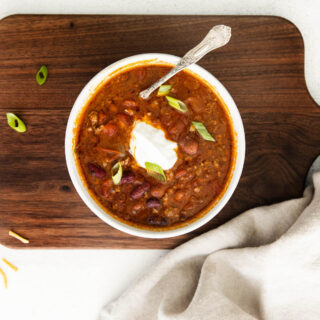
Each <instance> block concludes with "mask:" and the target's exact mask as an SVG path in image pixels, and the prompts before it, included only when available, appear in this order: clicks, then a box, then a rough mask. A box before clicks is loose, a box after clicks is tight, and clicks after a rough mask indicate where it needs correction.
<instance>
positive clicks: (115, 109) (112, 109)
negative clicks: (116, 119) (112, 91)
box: [109, 104, 118, 113]
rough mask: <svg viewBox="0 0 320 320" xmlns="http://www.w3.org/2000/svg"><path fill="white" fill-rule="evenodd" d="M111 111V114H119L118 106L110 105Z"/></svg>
mask: <svg viewBox="0 0 320 320" xmlns="http://www.w3.org/2000/svg"><path fill="white" fill-rule="evenodd" d="M109 110H110V111H111V112H113V113H117V111H118V108H117V106H116V105H114V104H110V105H109Z"/></svg>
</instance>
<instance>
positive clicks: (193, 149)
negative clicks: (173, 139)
mask: <svg viewBox="0 0 320 320" xmlns="http://www.w3.org/2000/svg"><path fill="white" fill-rule="evenodd" d="M178 144H179V147H180V148H181V149H182V151H183V152H185V153H186V154H188V155H190V156H194V155H195V154H197V153H198V148H199V143H198V141H196V140H194V139H193V138H191V137H188V136H187V137H184V138H182V139H181V140H180V141H179V143H178Z"/></svg>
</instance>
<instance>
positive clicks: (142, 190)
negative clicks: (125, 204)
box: [130, 182, 150, 199]
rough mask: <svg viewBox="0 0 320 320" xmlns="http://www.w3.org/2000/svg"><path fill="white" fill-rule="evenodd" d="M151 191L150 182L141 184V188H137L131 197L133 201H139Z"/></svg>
mask: <svg viewBox="0 0 320 320" xmlns="http://www.w3.org/2000/svg"><path fill="white" fill-rule="evenodd" d="M149 189H150V184H149V183H148V182H145V183H143V184H140V185H139V186H137V187H135V188H134V189H133V190H132V192H131V194H130V197H131V199H139V198H141V197H142V196H143V195H144V193H145V192H147V191H148V190H149Z"/></svg>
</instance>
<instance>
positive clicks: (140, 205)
mask: <svg viewBox="0 0 320 320" xmlns="http://www.w3.org/2000/svg"><path fill="white" fill-rule="evenodd" d="M142 207H143V204H142V203H141V202H138V203H136V204H135V205H134V206H133V207H132V210H133V211H139V210H141V209H142Z"/></svg>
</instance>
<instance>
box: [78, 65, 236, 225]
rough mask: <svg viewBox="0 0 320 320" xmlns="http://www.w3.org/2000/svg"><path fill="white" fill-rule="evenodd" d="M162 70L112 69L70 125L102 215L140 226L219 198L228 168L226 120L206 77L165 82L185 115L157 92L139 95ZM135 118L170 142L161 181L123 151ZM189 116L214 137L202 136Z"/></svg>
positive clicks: (196, 211) (187, 217) (193, 213)
mask: <svg viewBox="0 0 320 320" xmlns="http://www.w3.org/2000/svg"><path fill="white" fill-rule="evenodd" d="M169 70H170V67H168V66H166V65H145V66H135V67H132V68H131V69H128V70H124V71H122V72H120V73H117V74H115V75H114V76H113V77H112V78H111V79H109V80H108V81H107V82H106V83H104V84H103V85H102V86H100V88H99V89H98V90H97V92H95V94H94V95H93V97H92V98H91V99H90V100H89V102H88V104H87V105H86V107H85V108H84V111H83V113H82V115H81V118H80V119H79V122H78V125H77V135H76V141H75V144H76V148H75V151H76V158H77V163H78V168H79V171H81V176H82V178H83V180H84V181H85V183H86V186H87V188H88V190H89V191H90V193H91V194H92V195H93V197H94V198H95V200H96V201H97V202H98V203H100V205H101V206H102V207H104V208H105V209H106V211H107V212H108V213H110V214H112V215H113V216H115V217H117V218H118V219H120V220H121V221H123V222H126V223H129V224H134V225H136V226H138V227H139V226H140V227H142V228H148V227H152V228H168V227H174V226H179V225H180V224H181V223H186V222H188V221H191V220H192V219H194V218H197V217H199V216H201V214H202V213H204V212H206V210H207V209H208V208H209V207H210V206H212V205H214V203H215V202H216V201H217V199H219V198H220V197H221V196H222V194H223V192H224V191H225V188H226V186H227V185H228V183H229V180H230V177H231V173H232V170H233V163H234V154H235V150H234V145H235V141H234V133H233V129H232V122H231V120H230V117H229V114H228V112H227V110H226V108H225V107H224V104H223V102H222V101H221V100H220V98H219V97H218V95H217V94H216V93H215V91H214V90H213V89H212V88H211V87H210V86H209V85H208V84H207V83H206V82H204V81H202V80H201V79H199V78H198V77H196V76H195V75H193V74H191V73H190V72H187V71H182V72H180V73H178V74H177V75H175V76H174V77H173V78H171V79H170V80H169V81H168V82H167V83H166V84H167V85H171V89H170V92H169V93H168V94H167V96H170V97H173V98H175V99H178V100H179V101H182V102H183V103H184V104H185V106H187V111H186V112H181V111H179V110H177V109H175V108H173V107H172V106H171V105H170V104H169V103H168V99H167V98H166V96H157V91H155V92H154V93H153V94H152V95H151V96H150V97H149V99H147V100H143V99H142V98H140V97H139V93H140V91H142V90H144V89H146V88H147V87H149V86H150V85H151V84H152V83H154V82H155V81H156V80H158V79H159V78H160V77H162V76H163V75H164V74H165V73H167V72H168V71H169ZM139 121H144V122H145V123H148V124H151V125H152V126H153V127H155V128H159V129H161V130H163V132H164V133H165V137H166V139H168V140H170V141H173V142H176V144H177V146H178V148H177V149H176V153H177V160H176V162H175V164H174V165H173V167H171V168H170V169H168V170H164V171H163V172H164V175H165V181H164V179H163V177H161V176H160V177H157V176H155V175H150V172H148V171H147V170H146V169H145V168H143V167H141V166H139V164H138V163H137V161H136V159H135V158H134V156H133V154H132V152H131V153H130V139H131V133H132V130H133V128H134V126H135V124H136V123H137V122H139ZM194 121H195V122H198V123H201V124H203V126H204V127H205V128H206V130H207V132H208V133H209V134H210V135H211V136H212V137H213V138H214V140H215V141H211V140H205V139H204V138H203V136H202V135H201V134H200V132H199V131H198V130H197V128H195V126H194V125H193V124H192V122H194ZM116 164H121V168H122V175H121V179H120V182H117V181H116V183H115V181H114V180H113V179H112V175H113V174H114V172H112V168H113V167H114V166H115V165H116ZM118 166H119V165H118Z"/></svg>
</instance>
